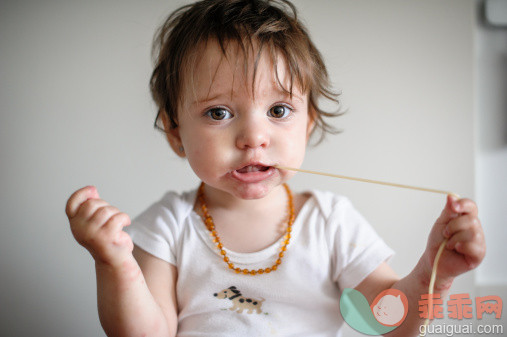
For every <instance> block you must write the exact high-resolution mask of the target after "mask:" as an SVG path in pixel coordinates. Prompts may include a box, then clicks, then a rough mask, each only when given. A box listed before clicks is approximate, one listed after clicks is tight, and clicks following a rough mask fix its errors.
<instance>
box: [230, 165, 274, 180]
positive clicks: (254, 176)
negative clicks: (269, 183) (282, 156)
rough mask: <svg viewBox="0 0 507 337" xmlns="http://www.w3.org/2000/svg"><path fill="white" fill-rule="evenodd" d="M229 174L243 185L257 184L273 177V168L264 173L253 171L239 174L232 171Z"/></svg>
mask: <svg viewBox="0 0 507 337" xmlns="http://www.w3.org/2000/svg"><path fill="white" fill-rule="evenodd" d="M231 174H232V176H233V177H234V178H235V179H237V180H239V181H241V182H243V183H258V182H261V181H263V180H266V179H268V178H269V177H271V176H273V175H274V174H275V168H274V167H270V168H269V169H267V170H266V171H255V172H247V173H239V172H238V171H232V172H231Z"/></svg>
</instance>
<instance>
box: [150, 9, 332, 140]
mask: <svg viewBox="0 0 507 337" xmlns="http://www.w3.org/2000/svg"><path fill="white" fill-rule="evenodd" d="M211 39H214V40H216V41H217V42H218V44H219V46H220V48H221V50H222V52H223V54H224V55H226V48H227V43H230V42H236V43H237V44H238V45H239V47H240V49H241V50H242V51H243V53H244V54H245V55H247V54H248V51H249V50H254V47H253V45H254V43H255V46H256V50H257V54H256V55H255V62H254V69H253V74H254V75H253V76H254V80H255V73H256V69H257V64H258V61H259V59H260V56H261V52H262V50H263V48H265V47H266V48H267V50H268V52H269V55H271V58H272V62H273V66H274V71H275V72H276V69H277V66H276V65H277V55H279V54H280V55H282V57H283V58H284V59H285V61H286V65H287V70H288V74H289V76H290V82H289V88H284V87H283V85H282V84H281V81H280V79H279V78H278V74H277V73H276V75H277V76H276V77H277V79H278V83H279V85H280V87H281V88H282V89H283V90H284V91H286V92H287V93H289V94H290V95H292V89H293V85H294V82H296V85H298V86H299V88H301V90H302V91H303V92H308V93H309V98H308V100H309V113H310V118H311V119H312V120H313V122H314V123H315V128H314V131H315V129H320V131H321V132H322V134H321V137H320V139H319V141H320V140H322V139H323V137H324V134H325V133H326V132H331V133H336V130H335V129H334V128H333V127H332V126H331V125H330V124H329V123H327V122H326V121H325V120H324V118H325V117H334V116H337V115H340V113H339V112H326V111H323V110H322V109H321V108H319V106H318V101H319V99H321V98H326V99H328V100H331V101H333V102H335V103H337V104H339V101H338V93H335V92H333V91H332V90H331V88H330V83H329V78H328V74H327V70H326V67H325V65H324V62H323V60H322V56H321V55H320V53H319V51H318V50H317V48H315V46H314V44H313V43H312V41H311V39H310V37H309V35H308V32H307V31H306V28H305V27H304V25H303V24H302V23H301V22H300V21H299V20H298V18H297V10H296V8H295V7H294V5H293V4H292V3H290V2H289V1H287V0H202V1H198V2H196V3H194V4H189V5H185V6H183V7H180V8H179V9H177V10H176V11H174V12H173V13H172V14H171V15H170V16H169V17H168V18H167V20H166V21H165V22H164V24H163V25H162V26H161V27H160V28H159V30H158V31H157V34H156V35H155V41H154V44H153V51H152V52H153V56H154V58H155V69H154V71H153V74H152V76H151V80H150V89H151V93H152V96H153V99H154V100H155V102H156V104H157V105H158V114H157V117H156V119H155V126H156V127H158V126H157V121H158V119H159V117H160V114H161V113H166V114H167V116H166V117H167V119H168V121H169V122H170V127H171V128H176V127H177V126H178V114H177V108H178V104H179V103H180V98H181V91H182V85H183V83H184V82H183V78H184V76H185V75H188V71H190V72H191V71H192V69H193V64H192V63H191V61H192V60H193V62H195V61H196V56H195V55H194V58H192V57H190V56H191V55H192V52H195V50H196V48H197V46H200V45H202V44H203V43H204V44H205V43H207V42H208V41H209V40H211ZM194 54H195V53H194ZM185 71H186V73H185Z"/></svg>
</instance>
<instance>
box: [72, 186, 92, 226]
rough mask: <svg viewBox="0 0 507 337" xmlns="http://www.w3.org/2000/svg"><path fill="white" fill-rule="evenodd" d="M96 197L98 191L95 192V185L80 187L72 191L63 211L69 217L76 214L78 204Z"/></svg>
mask: <svg viewBox="0 0 507 337" xmlns="http://www.w3.org/2000/svg"><path fill="white" fill-rule="evenodd" d="M97 198H99V193H98V192H97V189H96V188H95V186H86V187H83V188H80V189H79V190H77V191H76V192H74V193H73V194H72V195H71V196H70V197H69V200H68V201H67V204H66V206H65V213H66V214H67V217H68V218H69V219H71V218H73V217H74V216H76V213H77V211H78V209H79V206H81V204H82V203H83V202H85V201H86V200H88V199H97Z"/></svg>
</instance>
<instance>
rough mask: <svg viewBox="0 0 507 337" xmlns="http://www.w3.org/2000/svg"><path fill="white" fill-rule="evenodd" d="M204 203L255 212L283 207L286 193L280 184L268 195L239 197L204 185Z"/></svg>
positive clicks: (222, 207)
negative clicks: (256, 197)
mask: <svg viewBox="0 0 507 337" xmlns="http://www.w3.org/2000/svg"><path fill="white" fill-rule="evenodd" d="M204 193H205V195H206V203H207V205H208V207H209V208H212V209H224V210H228V211H239V212H246V213H248V212H252V211H254V212H256V211H257V210H263V212H265V211H266V210H269V209H271V208H277V209H280V207H281V208H283V209H285V205H286V204H287V193H286V192H285V189H284V187H283V186H282V185H280V186H277V187H276V188H274V189H273V190H272V191H271V192H270V193H269V194H268V195H266V196H265V197H263V198H259V199H241V198H238V197H236V196H234V195H232V194H230V193H228V192H225V191H222V190H219V189H216V188H214V187H212V186H209V185H206V184H205V187H204Z"/></svg>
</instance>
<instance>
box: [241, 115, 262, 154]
mask: <svg viewBox="0 0 507 337" xmlns="http://www.w3.org/2000/svg"><path fill="white" fill-rule="evenodd" d="M258 117H259V116H251V115H250V116H243V118H242V121H241V127H240V128H239V130H238V134H237V138H236V146H237V147H238V148H239V149H241V150H248V149H256V148H263V147H267V146H269V142H270V137H269V127H268V125H266V124H265V123H263V120H262V118H258Z"/></svg>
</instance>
